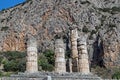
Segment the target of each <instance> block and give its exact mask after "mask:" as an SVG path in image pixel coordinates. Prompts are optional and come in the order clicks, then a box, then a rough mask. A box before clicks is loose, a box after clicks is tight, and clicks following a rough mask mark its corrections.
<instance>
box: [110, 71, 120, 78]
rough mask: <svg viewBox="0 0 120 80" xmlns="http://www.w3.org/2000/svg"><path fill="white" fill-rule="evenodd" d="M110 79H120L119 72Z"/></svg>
mask: <svg viewBox="0 0 120 80" xmlns="http://www.w3.org/2000/svg"><path fill="white" fill-rule="evenodd" d="M112 79H120V71H119V72H116V73H114V74H113V75H112Z"/></svg>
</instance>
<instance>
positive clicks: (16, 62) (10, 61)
mask: <svg viewBox="0 0 120 80" xmlns="http://www.w3.org/2000/svg"><path fill="white" fill-rule="evenodd" d="M1 55H2V56H4V59H3V60H2V63H3V64H4V71H7V72H9V71H13V72H16V71H20V72H23V71H25V67H26V58H25V57H26V53H24V52H18V51H7V52H1Z"/></svg>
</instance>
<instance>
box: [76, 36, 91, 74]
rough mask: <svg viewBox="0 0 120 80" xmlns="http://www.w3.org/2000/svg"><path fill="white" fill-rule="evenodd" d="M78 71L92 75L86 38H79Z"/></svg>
mask: <svg viewBox="0 0 120 80" xmlns="http://www.w3.org/2000/svg"><path fill="white" fill-rule="evenodd" d="M77 41H78V53H79V58H78V65H79V66H78V70H79V72H81V73H82V74H88V73H90V69H89V61H88V52H87V43H86V39H85V38H78V40H77Z"/></svg>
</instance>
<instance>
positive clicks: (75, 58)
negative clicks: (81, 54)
mask: <svg viewBox="0 0 120 80" xmlns="http://www.w3.org/2000/svg"><path fill="white" fill-rule="evenodd" d="M77 38H78V32H77V28H71V31H70V40H71V49H72V55H71V57H72V70H73V72H77V71H78V50H77Z"/></svg>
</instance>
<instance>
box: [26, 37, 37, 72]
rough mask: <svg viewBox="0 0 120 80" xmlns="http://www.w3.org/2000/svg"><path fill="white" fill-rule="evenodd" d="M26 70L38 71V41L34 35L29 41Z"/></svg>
mask: <svg viewBox="0 0 120 80" xmlns="http://www.w3.org/2000/svg"><path fill="white" fill-rule="evenodd" d="M26 72H28V73H35V72H38V63H37V42H36V39H35V38H34V37H31V38H29V40H28V42H27V62H26Z"/></svg>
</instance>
